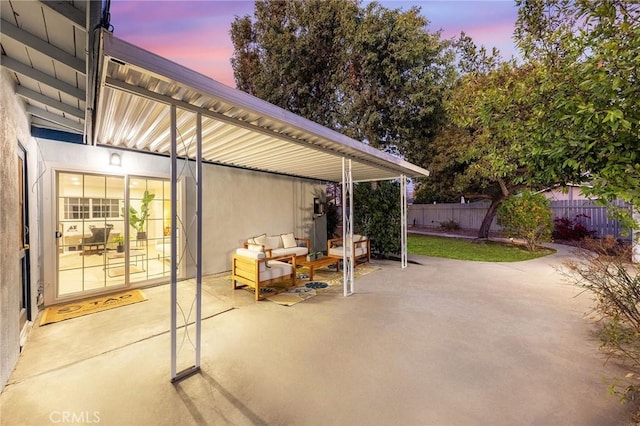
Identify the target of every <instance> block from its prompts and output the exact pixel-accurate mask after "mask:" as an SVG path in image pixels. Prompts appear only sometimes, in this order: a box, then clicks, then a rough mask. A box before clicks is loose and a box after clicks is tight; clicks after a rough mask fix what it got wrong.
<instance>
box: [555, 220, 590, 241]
mask: <svg viewBox="0 0 640 426" xmlns="http://www.w3.org/2000/svg"><path fill="white" fill-rule="evenodd" d="M582 218H587V219H588V218H589V216H587V215H585V214H579V215H576V217H575V218H574V219H573V220H571V219H569V218H568V217H556V218H555V219H553V238H555V239H556V240H566V241H576V240H581V239H583V238H587V237H591V238H593V237H594V236H595V231H589V230H588V229H587V227H586V225H585V224H584V223H583V222H582Z"/></svg>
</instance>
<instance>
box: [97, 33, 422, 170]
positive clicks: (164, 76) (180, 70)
mask: <svg viewBox="0 0 640 426" xmlns="http://www.w3.org/2000/svg"><path fill="white" fill-rule="evenodd" d="M104 55H105V56H106V57H112V58H114V59H116V60H117V61H120V62H122V63H124V64H125V65H126V66H129V67H133V68H135V69H137V70H138V71H140V72H142V73H146V74H150V75H153V76H155V77H156V78H158V79H160V80H164V81H166V80H170V81H174V82H176V83H178V84H182V85H185V86H187V87H190V88H192V89H194V90H196V91H199V92H202V93H204V94H207V95H209V96H212V97H214V98H218V99H221V100H223V101H224V102H226V103H229V104H231V105H233V106H235V107H237V108H240V109H244V110H247V111H249V112H252V113H255V114H257V115H261V116H265V117H269V118H271V119H273V120H276V121H278V122H281V123H283V124H285V125H287V126H291V127H294V128H296V129H298V130H300V131H302V132H304V133H307V134H311V135H312V136H316V137H319V138H322V139H324V140H326V141H328V142H330V143H333V144H339V145H341V146H340V147H336V148H343V149H344V148H347V152H348V151H350V150H352V151H353V152H354V153H359V154H365V155H367V156H369V157H373V158H372V160H373V159H377V160H378V161H382V162H384V163H386V164H385V166H383V167H386V168H393V169H394V170H397V172H398V174H399V175H400V174H405V175H407V176H411V177H419V176H428V175H429V171H428V170H426V169H423V168H421V167H418V166H416V165H414V164H411V163H409V162H407V161H404V160H401V159H398V158H396V157H394V156H392V155H390V154H387V153H385V152H382V151H380V150H377V149H375V148H373V147H371V146H368V145H366V144H364V143H362V142H358V141H356V140H354V139H351V138H349V137H347V136H345V135H343V134H341V133H339V132H336V131H334V130H331V129H329V128H327V127H324V126H322V125H320V124H318V123H315V122H313V121H311V120H308V119H306V118H303V117H300V116H298V115H296V114H293V113H291V112H289V111H286V110H284V109H282V108H280V107H277V106H275V105H273V104H270V103H269V102H266V101H263V100H262V99H259V98H256V97H255V96H251V95H249V94H248V93H245V92H243V91H241V90H237V89H233V88H231V87H229V86H226V85H224V84H222V83H220V82H218V81H215V80H213V79H212V78H209V77H207V76H205V75H202V74H200V73H197V72H196V71H193V70H191V69H189V68H186V67H184V66H182V65H179V64H177V63H175V62H172V61H170V60H168V59H165V58H162V57H161V56H158V55H156V54H154V53H151V52H148V51H146V50H144V49H141V48H139V47H137V46H135V45H133V44H130V43H127V42H126V41H124V40H120V39H118V38H117V37H114V36H113V34H111V33H109V32H105V33H104ZM336 151H337V150H336ZM336 155H339V154H338V153H337V152H336ZM345 156H349V155H348V153H347V154H346V155H345ZM381 166H382V165H381Z"/></svg>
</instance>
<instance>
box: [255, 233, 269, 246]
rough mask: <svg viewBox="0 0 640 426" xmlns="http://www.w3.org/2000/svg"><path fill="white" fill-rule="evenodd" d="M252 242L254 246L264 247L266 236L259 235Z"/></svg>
mask: <svg viewBox="0 0 640 426" xmlns="http://www.w3.org/2000/svg"><path fill="white" fill-rule="evenodd" d="M253 242H254V243H255V244H260V245H263V246H266V245H267V235H266V234H265V235H260V236H259V237H255V238H254V239H253Z"/></svg>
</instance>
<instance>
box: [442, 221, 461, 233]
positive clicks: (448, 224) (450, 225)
mask: <svg viewBox="0 0 640 426" xmlns="http://www.w3.org/2000/svg"><path fill="white" fill-rule="evenodd" d="M440 229H443V230H445V231H457V230H458V229H460V225H458V222H456V221H455V220H453V219H451V220H445V221H444V222H440Z"/></svg>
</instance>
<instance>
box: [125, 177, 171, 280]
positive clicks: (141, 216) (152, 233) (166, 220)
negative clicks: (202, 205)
mask: <svg viewBox="0 0 640 426" xmlns="http://www.w3.org/2000/svg"><path fill="white" fill-rule="evenodd" d="M129 206H130V216H129V217H130V220H129V222H130V238H129V247H130V250H129V254H130V256H131V259H130V263H131V267H130V276H129V279H130V282H139V281H146V280H151V279H156V278H162V277H167V276H169V271H170V267H171V236H170V226H171V216H170V215H171V185H170V184H169V182H168V181H167V180H166V179H152V178H143V177H132V178H131V179H130V180H129Z"/></svg>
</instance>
